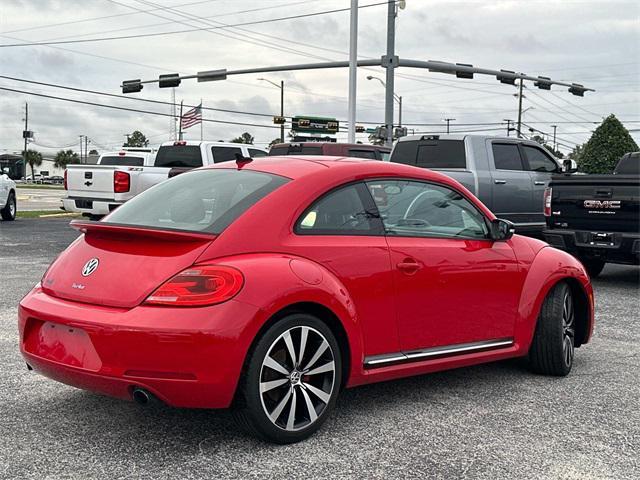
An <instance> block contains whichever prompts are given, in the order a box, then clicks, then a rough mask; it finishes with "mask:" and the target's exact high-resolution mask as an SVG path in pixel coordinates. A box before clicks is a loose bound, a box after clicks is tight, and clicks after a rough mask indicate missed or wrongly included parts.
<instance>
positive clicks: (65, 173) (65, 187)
mask: <svg viewBox="0 0 640 480" xmlns="http://www.w3.org/2000/svg"><path fill="white" fill-rule="evenodd" d="M64 189H65V190H69V189H68V188H67V170H66V169H65V171H64Z"/></svg>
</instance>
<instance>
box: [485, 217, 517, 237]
mask: <svg viewBox="0 0 640 480" xmlns="http://www.w3.org/2000/svg"><path fill="white" fill-rule="evenodd" d="M514 233H516V227H515V225H514V224H513V223H512V222H510V221H509V220H503V219H501V218H496V219H494V220H491V239H492V240H495V241H505V240H509V239H510V238H511V237H513V234H514Z"/></svg>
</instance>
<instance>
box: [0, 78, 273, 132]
mask: <svg viewBox="0 0 640 480" xmlns="http://www.w3.org/2000/svg"><path fill="white" fill-rule="evenodd" d="M0 90H4V91H7V92H14V93H22V94H24V95H33V96H36V97H43V98H50V99H53V100H61V101H65V102H72V103H79V104H82V105H92V106H94V107H103V108H111V109H113V110H123V111H126V112H134V113H143V114H148V115H158V116H162V117H173V115H171V114H170V113H161V112H153V111H150V110H139V109H136V108H128V107H119V106H116V105H106V104H103V103H96V102H88V101H86V100H76V99H73V98H66V97H58V96H55V95H46V94H44V93H36V92H29V91H25V90H18V89H14V88H7V87H0ZM202 121H203V122H209V123H222V124H226V125H241V126H246V127H260V128H278V129H279V128H280V127H279V126H277V125H265V124H259V123H245V122H232V121H228V120H213V119H210V118H203V119H202Z"/></svg>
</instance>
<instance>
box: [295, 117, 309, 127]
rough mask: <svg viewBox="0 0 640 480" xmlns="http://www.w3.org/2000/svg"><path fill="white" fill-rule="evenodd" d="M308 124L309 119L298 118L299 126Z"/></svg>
mask: <svg viewBox="0 0 640 480" xmlns="http://www.w3.org/2000/svg"><path fill="white" fill-rule="evenodd" d="M310 125H311V121H310V120H309V119H307V118H301V119H300V120H298V126H299V127H308V126H310Z"/></svg>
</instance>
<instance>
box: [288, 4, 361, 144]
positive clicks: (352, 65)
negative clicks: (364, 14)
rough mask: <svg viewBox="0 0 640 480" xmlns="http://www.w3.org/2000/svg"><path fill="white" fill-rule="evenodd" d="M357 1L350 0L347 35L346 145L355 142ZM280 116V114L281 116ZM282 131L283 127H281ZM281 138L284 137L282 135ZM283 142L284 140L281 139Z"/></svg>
mask: <svg viewBox="0 0 640 480" xmlns="http://www.w3.org/2000/svg"><path fill="white" fill-rule="evenodd" d="M357 63H358V0H351V27H350V35H349V132H348V135H347V142H348V143H355V142H356V86H357V80H358V73H357V71H358V68H357V67H358V66H357ZM281 115H282V114H281ZM282 128H283V129H284V126H283V127H282ZM281 136H284V134H282V135H281ZM281 141H282V142H284V138H283V139H281Z"/></svg>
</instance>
